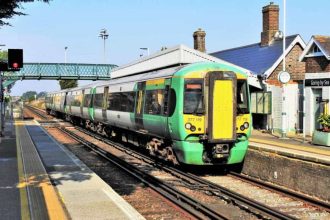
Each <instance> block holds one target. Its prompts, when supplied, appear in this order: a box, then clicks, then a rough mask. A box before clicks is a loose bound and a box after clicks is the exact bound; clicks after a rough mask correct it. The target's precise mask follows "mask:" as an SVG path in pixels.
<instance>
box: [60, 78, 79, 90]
mask: <svg viewBox="0 0 330 220" xmlns="http://www.w3.org/2000/svg"><path fill="white" fill-rule="evenodd" d="M59 83H60V86H61V89H70V88H74V87H77V86H78V81H77V80H75V79H70V80H60V81H59Z"/></svg>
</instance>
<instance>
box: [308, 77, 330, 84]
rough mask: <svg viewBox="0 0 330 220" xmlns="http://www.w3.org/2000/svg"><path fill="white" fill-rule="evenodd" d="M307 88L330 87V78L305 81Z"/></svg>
mask: <svg viewBox="0 0 330 220" xmlns="http://www.w3.org/2000/svg"><path fill="white" fill-rule="evenodd" d="M305 86H330V78H324V79H305Z"/></svg>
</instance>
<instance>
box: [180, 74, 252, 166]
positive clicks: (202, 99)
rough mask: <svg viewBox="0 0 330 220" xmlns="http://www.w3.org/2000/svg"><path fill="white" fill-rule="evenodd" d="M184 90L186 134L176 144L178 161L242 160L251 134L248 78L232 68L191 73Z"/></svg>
mask: <svg viewBox="0 0 330 220" xmlns="http://www.w3.org/2000/svg"><path fill="white" fill-rule="evenodd" d="M197 75H198V74H197ZM183 92H184V96H183V121H182V123H183V125H184V129H183V130H184V131H183V132H184V133H185V134H184V136H185V137H184V140H183V141H175V143H174V149H175V152H176V155H177V157H178V160H179V161H180V162H183V163H186V164H195V165H205V164H235V163H240V162H242V161H243V159H244V156H245V154H246V151H247V146H248V137H249V136H250V128H249V126H250V114H249V103H248V86H247V78H246V77H245V76H244V75H240V74H235V73H234V72H232V71H211V72H208V73H206V74H202V75H201V76H200V78H198V77H197V78H196V74H195V77H191V78H190V77H189V75H188V78H186V77H185V79H184V91H183Z"/></svg>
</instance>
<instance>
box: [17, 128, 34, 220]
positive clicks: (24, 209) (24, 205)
mask: <svg viewBox="0 0 330 220" xmlns="http://www.w3.org/2000/svg"><path fill="white" fill-rule="evenodd" d="M15 125H16V123H15ZM15 133H16V151H17V171H18V180H19V182H18V184H17V187H18V188H19V195H20V199H21V218H22V219H30V211H29V203H28V198H27V190H26V181H25V176H24V172H23V160H22V152H21V147H20V146H21V141H20V139H19V138H18V137H19V131H18V126H15Z"/></svg>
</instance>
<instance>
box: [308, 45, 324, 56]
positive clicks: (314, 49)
mask: <svg viewBox="0 0 330 220" xmlns="http://www.w3.org/2000/svg"><path fill="white" fill-rule="evenodd" d="M322 55H323V54H322V52H321V50H320V48H319V47H318V46H317V45H316V44H314V45H313V46H312V48H311V49H310V51H309V52H308V54H307V56H308V57H313V56H322Z"/></svg>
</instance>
